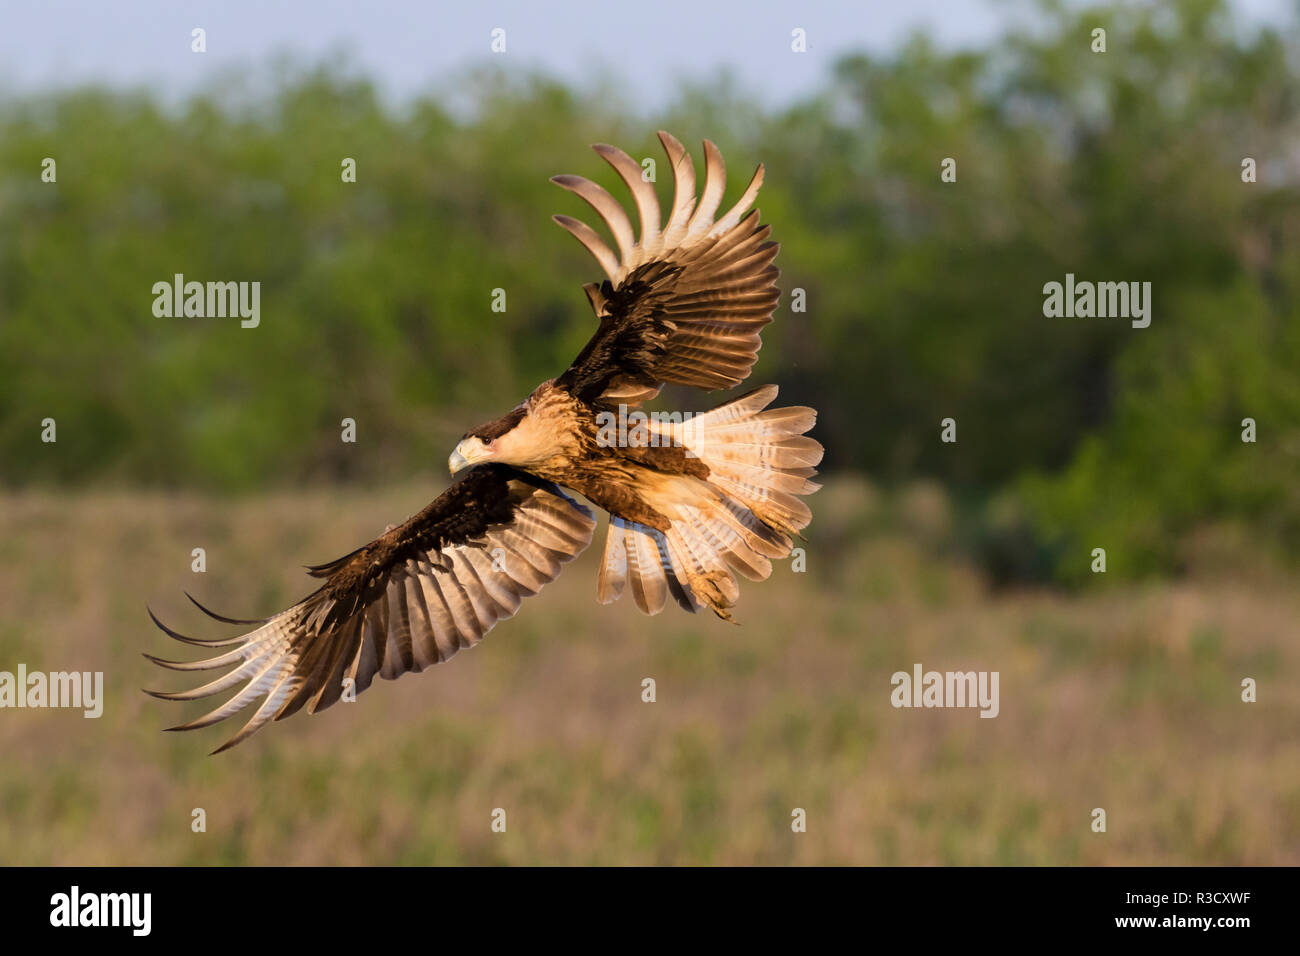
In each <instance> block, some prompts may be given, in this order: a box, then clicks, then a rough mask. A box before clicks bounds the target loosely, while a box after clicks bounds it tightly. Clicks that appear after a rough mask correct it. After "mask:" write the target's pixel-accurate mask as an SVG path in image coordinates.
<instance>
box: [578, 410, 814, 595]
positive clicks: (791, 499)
mask: <svg viewBox="0 0 1300 956" xmlns="http://www.w3.org/2000/svg"><path fill="white" fill-rule="evenodd" d="M776 395H777V388H776V386H775V385H766V386H763V387H762V388H758V389H755V390H754V391H752V392H749V393H748V394H746V395H742V396H741V397H740V398H737V399H735V400H734V401H731V402H728V403H727V404H725V405H721V406H719V407H718V408H715V409H713V410H712V411H710V412H706V413H704V414H702V415H697V416H695V417H693V418H692V419H690V420H689V421H687V422H683V423H681V424H667V425H665V424H657V425H656V426H655V431H657V432H658V433H659V434H660V435H661V436H667V437H669V438H671V439H673V440H675V441H677V442H680V443H681V444H682V445H684V446H685V447H686V448H687V449H688V451H689V453H690V454H693V455H694V456H695V457H697V458H698V459H699V461H700V462H702V463H703V464H704V465H705V466H706V467H707V468H708V476H707V477H706V478H703V479H701V478H694V477H690V476H687V475H674V476H665V483H664V486H663V488H662V491H661V493H660V494H658V495H654V494H653V493H652V497H651V499H650V501H649V503H650V504H652V505H653V506H654V507H655V508H656V510H658V511H660V512H661V513H662V514H664V515H665V516H666V517H668V518H669V519H670V521H671V522H672V523H671V526H670V527H669V528H668V530H667V531H666V532H663V531H658V530H656V529H654V528H648V527H646V526H644V525H640V524H637V523H635V522H631V521H626V520H624V519H622V518H617V517H615V518H612V519H611V521H610V528H609V536H608V537H607V538H606V541H605V554H604V558H603V560H602V563H601V569H600V576H599V579H598V582H597V598H598V599H599V600H600V601H601V603H604V604H608V603H609V602H611V601H614V600H616V599H617V598H618V597H619V595H620V594H622V592H623V589H624V585H625V584H626V585H630V586H631V589H632V596H633V599H634V600H635V601H636V605H637V607H639V608H640V609H641V610H642V611H644V612H646V613H647V614H658V613H659V612H660V611H661V610H663V607H664V605H665V604H666V603H667V598H668V596H669V595H670V594H671V595H672V596H673V598H674V599H675V600H676V601H677V603H678V604H680V605H681V606H682V607H684V608H686V609H687V610H689V611H694V610H696V609H697V608H700V607H707V608H708V609H709V610H711V611H713V612H714V613H715V614H717V615H718V616H719V617H721V618H723V619H726V620H730V618H731V615H730V614H729V613H728V609H729V608H731V607H733V606H734V605H735V603H736V600H737V598H738V597H739V596H740V589H739V587H738V586H737V584H736V578H735V574H734V572H739V573H740V574H742V575H744V576H745V577H747V578H749V579H750V580H751V581H762V580H764V579H765V578H767V577H768V576H769V575H770V574H771V573H772V559H773V558H784V557H787V556H788V555H789V554H790V550H791V548H792V547H793V542H792V538H793V537H794V536H797V535H798V534H799V532H800V531H801V530H802V529H803V528H805V527H807V525H808V522H809V521H811V520H812V512H811V511H809V509H808V505H807V504H805V503H804V502H803V501H802V500H801V499H800V498H799V496H800V495H809V494H812V493H813V492H814V491H816V490H817V489H818V488H819V487H821V486H820V485H818V484H817V483H816V482H814V481H812V480H811V479H812V476H813V475H815V474H816V467H815V466H816V465H817V464H818V462H820V461H821V458H822V446H821V444H820V443H818V442H817V441H816V440H814V439H812V438H809V437H807V436H806V435H805V434H804V433H805V432H807V431H808V430H809V429H811V428H812V427H813V425H814V423H815V422H816V420H817V412H816V411H815V410H813V409H811V408H772V409H769V408H768V407H767V406H768V405H770V404H771V402H772V400H773V399H775V398H776ZM656 498H657V499H658V500H655V499H656Z"/></svg>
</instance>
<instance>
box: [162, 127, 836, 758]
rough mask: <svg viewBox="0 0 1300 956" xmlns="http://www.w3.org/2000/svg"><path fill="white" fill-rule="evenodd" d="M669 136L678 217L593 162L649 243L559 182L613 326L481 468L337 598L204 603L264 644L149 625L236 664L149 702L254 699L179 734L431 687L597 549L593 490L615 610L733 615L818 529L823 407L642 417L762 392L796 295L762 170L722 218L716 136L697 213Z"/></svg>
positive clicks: (608, 595)
mask: <svg viewBox="0 0 1300 956" xmlns="http://www.w3.org/2000/svg"><path fill="white" fill-rule="evenodd" d="M659 140H660V142H661V143H662V144H663V147H664V150H665V151H666V152H667V154H668V160H669V165H670V166H671V168H672V172H673V200H672V209H671V210H670V211H669V213H668V218H667V221H666V222H661V215H660V213H661V210H660V206H659V200H658V198H657V196H656V195H655V191H654V187H653V186H651V185H650V184H649V183H648V182H646V181H645V180H644V179H643V178H642V176H641V165H640V164H639V163H637V162H636V161H635V160H634V159H632V158H631V157H630V156H628V155H627V154H626V153H624V152H623V151H622V150H619V149H615V148H614V147H612V146H606V145H597V146H594V147H593V148H594V149H595V151H596V152H597V153H598V154H599V155H600V157H601V158H602V159H604V160H605V161H606V162H608V163H609V164H610V165H611V166H613V168H614V170H615V171H616V172H617V173H618V175H619V177H620V178H621V179H622V180H623V181H624V182H625V183H626V184H627V187H628V189H629V190H630V191H631V194H632V199H633V202H634V204H635V206H636V210H637V216H638V219H639V221H640V227H641V230H640V237H639V239H638V237H637V235H636V233H635V231H634V230H633V226H632V222H631V220H630V219H629V217H628V215H627V213H626V211H625V210H624V209H623V207H622V206H621V205H620V204H619V203H618V201H617V200H615V199H614V197H613V196H611V195H610V194H609V193H608V192H607V191H606V190H604V189H603V188H601V187H600V186H598V185H596V184H595V183H593V182H591V181H589V180H586V179H582V178H580V177H578V176H556V177H554V178H553V179H552V182H554V183H556V184H558V185H559V186H562V187H563V188H565V189H567V190H568V191H570V192H572V193H576V194H577V195H578V196H580V197H581V198H582V199H584V200H585V201H586V202H587V203H589V204H590V205H591V207H592V208H593V209H594V210H595V211H596V213H597V214H598V215H599V216H600V218H601V219H602V220H603V221H604V223H605V225H606V227H607V228H608V229H609V233H610V235H611V236H612V237H613V240H614V245H615V247H616V250H617V251H616V250H615V249H612V248H610V246H609V245H608V244H607V243H606V242H605V240H604V239H603V238H602V237H601V236H600V234H599V233H597V232H596V230H594V229H593V228H592V227H591V226H589V225H587V224H585V223H583V222H581V221H579V220H577V219H573V218H571V217H569V216H555V217H554V218H555V221H556V222H558V223H559V224H560V225H561V226H563V227H564V228H565V229H567V230H568V231H569V232H570V233H572V234H573V236H574V237H576V238H577V240H578V241H579V242H580V243H582V245H583V246H584V247H586V249H587V250H588V251H589V252H590V253H591V255H592V256H593V257H594V258H595V259H596V262H597V264H599V266H600V267H601V269H602V270H603V271H604V273H605V276H606V278H605V279H604V280H603V281H601V282H590V283H588V284H587V285H585V286H584V289H585V291H586V293H587V300H588V301H589V302H590V304H591V308H592V310H593V311H594V312H595V317H596V319H597V323H598V324H597V326H596V331H595V333H594V334H593V335H592V337H591V340H590V341H589V342H588V343H587V345H586V347H584V348H583V350H582V352H581V353H580V354H579V355H578V357H577V359H576V360H575V361H574V362H573V364H572V365H570V366H569V368H568V369H566V370H565V371H564V373H563V374H562V375H560V376H559V377H558V378H554V379H551V380H549V381H546V382H543V383H542V384H541V385H539V386H537V388H536V389H535V390H534V391H533V393H532V394H531V395H529V396H528V398H527V399H525V400H524V401H523V402H522V403H521V404H520V405H518V406H516V407H515V408H514V409H513V410H511V411H510V412H508V413H506V414H505V415H503V416H501V417H500V418H497V419H494V420H493V421H490V422H487V423H486V424H483V425H480V426H479V427H477V428H473V429H471V430H470V431H468V432H467V433H466V434H465V437H464V438H463V439H462V440H461V441H460V443H459V444H458V445H457V446H456V448H455V450H454V451H452V453H451V457H450V459H449V461H448V467H449V469H450V471H451V473H452V474H453V475H456V474H460V473H462V472H463V473H464V475H463V477H462V478H461V479H460V480H459V481H457V482H456V483H455V484H453V485H452V486H451V487H450V488H448V489H447V490H446V491H445V492H443V493H442V494H441V495H440V496H438V498H436V499H435V500H434V501H433V502H432V503H431V504H430V505H429V506H428V507H426V508H425V509H424V510H423V511H421V512H419V513H418V514H416V515H414V516H413V517H411V518H409V519H407V520H406V521H405V522H403V523H402V524H400V525H396V526H393V527H390V528H389V530H387V531H385V532H384V533H383V534H382V535H380V536H379V537H378V538H376V539H375V540H374V541H371V542H370V543H369V544H367V545H365V546H364V547H361V548H358V549H357V550H356V551H353V552H352V553H351V554H347V555H344V556H343V557H341V558H339V559H338V560H336V561H331V562H330V563H328V564H322V565H318V566H316V567H311V568H309V569H308V571H309V573H310V574H311V575H312V576H314V577H316V578H320V579H322V580H323V581H324V583H323V584H322V585H321V586H320V587H319V588H318V589H317V590H316V591H314V592H312V593H311V594H310V595H308V596H307V597H306V598H304V599H303V600H302V601H300V602H298V603H297V604H295V605H293V606H292V607H290V608H288V609H287V610H284V611H281V612H280V613H278V614H276V615H274V616H272V617H269V618H265V619H263V620H240V619H236V618H227V617H223V616H221V615H218V614H214V613H213V612H211V611H209V610H207V608H204V607H203V606H202V605H200V604H198V602H197V601H195V602H194V603H195V604H196V605H198V607H199V608H200V610H202V611H203V612H204V613H205V614H208V615H209V616H210V617H213V618H216V619H217V620H219V621H223V622H225V623H228V624H237V625H241V626H244V627H246V628H247V627H251V628H252V629H251V630H248V631H247V632H246V633H244V634H242V635H240V636H238V637H234V638H230V639H225V640H202V639H197V638H191V637H185V636H183V635H181V634H178V633H176V632H175V631H173V630H172V629H171V628H169V627H167V626H166V625H164V624H163V623H162V622H161V621H159V620H158V618H157V617H156V616H154V614H153V612H152V611H150V612H149V616H150V617H151V618H153V621H154V623H155V624H157V625H158V627H159V628H161V629H162V630H163V631H164V632H165V633H167V634H168V635H169V636H171V637H173V638H175V639H176V640H178V641H181V642H183V643H185V644H190V645H194V646H198V647H203V648H208V649H213V648H221V649H222V650H220V651H218V652H216V653H215V656H212V657H208V658H206V659H203V660H197V661H167V660H161V659H159V658H156V657H153V656H152V655H145V656H146V657H148V658H149V659H150V660H152V661H153V662H154V663H156V664H159V665H161V666H162V667H165V668H169V669H171V670H176V671H185V672H189V671H206V670H215V669H219V668H223V667H231V668H232V669H231V670H230V671H229V672H227V673H226V674H224V675H222V676H221V677H218V678H217V679H216V680H213V681H211V682H209V683H206V684H204V685H202V686H201V687H197V688H194V689H192V690H187V691H181V692H177V693H163V692H156V691H147V693H150V694H152V695H153V696H155V697H159V698H162V699H164V700H173V701H188V700H196V699H198V698H202V697H209V696H212V695H215V694H220V693H222V692H226V691H232V690H234V689H235V688H237V687H238V688H239V689H238V692H237V693H235V694H234V696H233V697H231V698H230V699H229V700H227V701H226V702H225V703H224V704H222V705H221V706H219V707H217V708H216V709H214V710H212V711H211V712H210V713H207V714H205V715H204V716H202V717H199V718H197V719H196V720H192V721H190V722H188V723H185V724H181V725H180V726H178V727H172V728H169V729H171V730H194V729H197V728H200V727H208V726H210V725H212V724H215V723H217V722H218V721H221V720H224V719H226V718H227V717H230V716H232V715H233V714H235V713H238V712H239V711H241V710H244V709H245V708H247V707H249V706H250V705H252V704H253V703H254V702H255V701H258V700H259V699H260V700H261V703H260V705H258V707H257V709H256V710H255V711H254V712H253V714H252V716H251V717H250V718H249V720H248V721H247V723H245V724H244V726H243V727H242V728H241V729H240V730H239V731H238V732H237V733H236V734H235V735H234V736H233V737H231V738H230V739H229V740H228V741H226V743H225V744H223V745H222V746H221V747H220V748H218V750H216V751H214V753H220V752H221V751H222V750H226V749H227V748H229V747H232V746H234V745H235V744H237V743H239V742H240V741H242V740H244V739H246V738H247V737H248V736H249V735H251V734H253V733H254V732H256V731H257V730H258V729H260V728H261V727H262V726H263V725H264V724H266V723H267V722H268V721H269V720H271V719H272V718H275V719H277V720H279V719H281V718H284V717H288V716H289V715H290V714H293V713H296V712H297V711H298V710H299V709H300V708H302V707H303V706H304V705H306V707H307V710H308V712H309V713H315V712H316V711H318V710H322V709H324V708H326V707H329V706H330V705H331V704H333V703H335V702H336V701H338V700H339V699H340V697H341V696H343V694H344V693H345V691H350V692H351V694H356V693H360V692H361V691H363V690H365V689H366V688H367V687H369V686H370V683H371V681H372V680H373V679H374V678H375V676H376V675H378V676H379V677H384V678H388V679H393V678H396V677H399V676H401V675H402V674H404V673H406V672H408V671H417V672H418V671H422V670H424V669H425V668H426V667H428V666H430V665H431V664H436V663H438V662H440V661H445V660H446V659H447V658H449V657H451V656H452V655H453V654H455V653H456V652H457V651H458V650H460V649H461V648H465V647H473V646H474V645H475V644H477V643H478V642H479V641H480V640H481V639H482V637H483V635H484V634H486V633H487V632H488V631H489V630H491V629H492V627H493V625H495V624H496V623H497V622H498V621H501V620H504V619H505V618H508V617H511V616H513V615H514V613H515V612H516V611H518V610H519V606H520V603H521V602H522V600H523V599H524V598H525V597H528V596H530V595H533V594H536V593H537V592H538V591H539V590H541V589H542V587H543V586H545V585H546V584H548V583H550V582H551V581H553V580H555V578H556V577H558V576H559V574H560V571H561V569H562V568H563V566H564V565H565V564H566V563H568V562H569V561H571V560H572V559H573V558H574V557H576V556H577V555H578V554H579V553H580V552H581V551H582V550H583V549H584V548H586V547H587V545H588V544H590V543H591V539H592V535H593V533H594V531H595V528H596V521H595V518H594V517H593V514H592V511H591V510H590V509H589V508H587V507H586V506H585V505H583V504H581V503H579V501H578V500H577V497H576V496H577V495H580V496H582V497H583V498H585V499H586V500H587V501H589V502H591V503H592V504H594V505H595V506H596V507H598V508H601V509H604V510H605V511H606V512H608V513H609V518H610V522H609V532H608V535H607V537H606V539H605V550H604V555H603V556H602V558H601V561H600V570H599V573H598V577H597V582H596V599H597V600H598V601H599V602H600V603H602V604H608V603H610V602H612V601H614V600H617V599H618V597H619V596H620V595H621V594H622V593H623V592H624V591H625V590H628V591H630V592H631V595H632V600H633V601H634V602H635V603H636V606H637V607H638V608H639V609H640V610H641V611H643V612H645V613H646V614H658V613H659V612H660V611H661V610H663V608H664V607H665V605H666V604H667V603H668V600H669V598H671V599H672V600H673V601H674V602H675V603H677V604H678V605H680V606H681V607H682V608H684V609H685V610H687V611H690V612H692V613H694V612H695V611H696V610H699V609H708V610H709V611H711V612H713V613H714V614H716V615H717V616H718V617H720V618H723V619H724V620H730V611H729V609H730V608H732V607H733V606H734V605H735V603H736V601H737V598H738V597H739V588H738V587H737V584H736V577H735V575H736V573H737V572H738V573H739V574H741V575H743V576H744V577H746V578H749V579H750V580H754V581H761V580H764V579H765V578H767V577H768V576H769V575H770V574H771V573H772V564H771V562H772V559H774V558H784V557H787V556H788V555H789V554H790V551H791V547H792V538H793V537H795V536H798V534H799V532H800V531H801V530H802V529H803V528H805V527H806V526H807V525H808V522H809V521H810V520H811V517H812V515H811V512H810V511H809V509H808V506H807V504H806V503H804V502H803V501H802V500H800V497H799V496H801V495H808V494H811V493H812V492H814V491H816V490H817V488H818V487H819V485H817V484H816V483H815V482H813V481H812V480H811V479H812V476H813V475H814V474H815V473H816V469H815V466H816V465H817V464H818V463H819V462H820V461H821V457H822V446H821V445H820V444H819V443H818V442H817V441H815V440H814V439H812V438H810V437H808V436H807V435H806V434H805V432H807V431H808V430H809V429H811V428H812V426H813V424H814V422H815V421H816V417H817V413H816V412H815V411H814V410H813V409H811V408H770V407H769V406H770V405H771V403H772V400H773V399H775V398H776V394H777V389H776V386H774V385H766V386H763V387H761V388H758V389H755V390H753V391H751V392H749V393H747V394H745V395H742V396H741V397H739V398H736V399H734V400H733V401H730V402H727V403H726V404H724V405H720V406H719V407H717V408H715V409H713V410H712V411H709V412H705V413H703V414H700V415H695V416H693V417H689V418H687V419H686V420H682V416H658V417H651V418H649V420H648V421H647V419H646V416H645V415H644V414H642V415H641V416H640V418H638V417H637V414H636V413H637V411H638V409H639V406H640V405H641V404H642V403H644V402H646V401H649V400H651V399H653V398H654V397H656V396H657V395H658V394H659V391H660V389H661V388H662V387H663V386H664V384H665V383H675V384H679V385H687V386H694V387H697V388H700V389H705V390H712V389H719V388H730V387H732V386H735V385H738V384H740V383H741V382H742V381H744V380H745V379H746V378H747V377H748V376H749V372H750V369H751V368H752V367H753V365H754V362H755V361H756V360H757V358H758V350H759V347H760V345H761V342H760V339H759V332H760V330H761V329H762V327H763V326H764V325H766V324H767V323H768V322H770V321H771V320H772V311H773V310H774V309H775V308H776V304H777V299H778V297H779V294H780V293H779V290H778V289H777V287H776V279H777V276H778V275H779V270H778V269H777V267H776V266H775V265H773V259H775V258H776V254H777V248H778V246H777V243H775V242H773V241H771V240H770V239H769V238H768V236H769V234H770V232H771V227H770V226H766V225H760V224H759V213H758V210H757V209H754V210H752V211H751V210H750V207H751V206H752V205H753V203H754V200H755V198H756V197H757V195H758V190H759V187H760V185H761V184H762V182H763V167H762V166H761V165H760V166H759V167H758V169H757V171H756V172H755V173H754V176H753V178H752V179H751V180H750V182H749V186H748V187H747V188H746V189H745V191H744V193H743V194H742V195H741V197H740V199H739V200H738V201H737V202H736V204H735V205H734V206H732V207H731V209H730V210H729V211H728V212H726V213H725V214H723V215H722V216H720V217H719V216H718V215H717V213H718V209H719V206H720V204H721V201H722V194H723V189H724V187H725V184H726V168H725V166H724V164H723V161H722V155H721V154H720V153H719V152H718V149H717V147H715V146H714V145H713V144H712V143H710V142H708V141H707V140H706V141H705V142H704V156H705V177H704V188H703V190H702V191H701V192H700V194H699V196H698V197H697V196H696V188H695V187H696V182H695V167H694V164H693V162H692V160H691V156H690V153H688V152H687V151H686V150H685V149H684V148H683V147H682V145H681V143H679V142H678V141H677V140H676V139H675V138H673V137H672V136H670V135H669V134H668V133H665V132H660V133H659ZM629 410H631V412H632V414H631V415H630V417H629ZM615 422H623V423H624V424H627V423H635V424H633V427H632V428H631V429H628V428H626V427H624V428H617V427H612V426H613V423H615ZM191 600H193V598H191ZM241 684H242V685H243V686H242V687H240V686H239V685H241ZM349 699H352V698H351V696H349Z"/></svg>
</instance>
